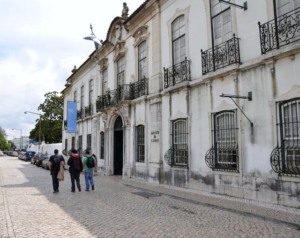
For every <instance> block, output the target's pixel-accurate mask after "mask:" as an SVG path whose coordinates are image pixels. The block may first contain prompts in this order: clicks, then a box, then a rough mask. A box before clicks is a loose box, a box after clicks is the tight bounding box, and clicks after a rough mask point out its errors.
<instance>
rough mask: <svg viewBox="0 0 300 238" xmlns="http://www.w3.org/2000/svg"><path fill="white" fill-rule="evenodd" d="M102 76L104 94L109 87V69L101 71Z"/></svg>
mask: <svg viewBox="0 0 300 238" xmlns="http://www.w3.org/2000/svg"><path fill="white" fill-rule="evenodd" d="M101 77H102V95H104V94H105V93H106V91H107V89H108V88H107V78H108V75H107V69H105V70H103V71H102V72H101Z"/></svg>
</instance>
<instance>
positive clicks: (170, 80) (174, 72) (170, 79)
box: [164, 58, 191, 88]
mask: <svg viewBox="0 0 300 238" xmlns="http://www.w3.org/2000/svg"><path fill="white" fill-rule="evenodd" d="M190 65H191V61H190V60H187V58H185V60H184V61H182V62H180V63H179V64H176V65H173V66H172V67H170V68H165V67H164V88H168V87H170V86H174V85H175V84H178V83H181V82H184V81H190V80H191V68H190Z"/></svg>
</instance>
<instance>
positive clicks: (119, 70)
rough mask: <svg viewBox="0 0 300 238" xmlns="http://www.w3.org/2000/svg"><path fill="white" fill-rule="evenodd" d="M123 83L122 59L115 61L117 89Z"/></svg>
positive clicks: (123, 67) (123, 62)
mask: <svg viewBox="0 0 300 238" xmlns="http://www.w3.org/2000/svg"><path fill="white" fill-rule="evenodd" d="M124 83H125V58H124V57H122V58H120V59H119V60H118V61H117V87H119V86H122V85H124Z"/></svg>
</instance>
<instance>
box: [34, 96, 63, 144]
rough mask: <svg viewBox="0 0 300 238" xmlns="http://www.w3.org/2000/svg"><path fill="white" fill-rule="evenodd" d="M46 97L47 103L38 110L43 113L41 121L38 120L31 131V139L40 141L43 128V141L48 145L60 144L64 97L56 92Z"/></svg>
mask: <svg viewBox="0 0 300 238" xmlns="http://www.w3.org/2000/svg"><path fill="white" fill-rule="evenodd" d="M44 96H45V101H44V102H43V103H42V104H40V105H39V107H38V110H39V111H42V113H41V114H42V116H41V121H40V118H38V119H37V120H36V124H35V128H34V129H33V130H31V132H30V135H29V137H30V138H31V139H34V140H37V141H38V140H39V138H40V134H39V133H40V128H41V140H44V141H45V142H46V143H59V142H61V140H62V123H63V104H64V100H63V96H62V95H59V93H58V92H55V91H54V92H49V93H46V94H45V95H44ZM40 123H41V124H40Z"/></svg>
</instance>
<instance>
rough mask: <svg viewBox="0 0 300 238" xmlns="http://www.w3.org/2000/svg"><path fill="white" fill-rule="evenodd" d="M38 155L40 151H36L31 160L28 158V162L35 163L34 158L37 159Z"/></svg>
mask: <svg viewBox="0 0 300 238" xmlns="http://www.w3.org/2000/svg"><path fill="white" fill-rule="evenodd" d="M39 156H40V153H36V154H34V155H33V156H32V158H31V160H30V163H31V164H35V163H36V160H37V159H38V157H39Z"/></svg>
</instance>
